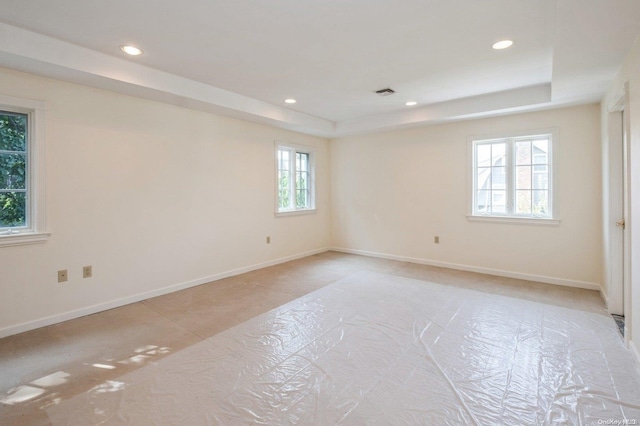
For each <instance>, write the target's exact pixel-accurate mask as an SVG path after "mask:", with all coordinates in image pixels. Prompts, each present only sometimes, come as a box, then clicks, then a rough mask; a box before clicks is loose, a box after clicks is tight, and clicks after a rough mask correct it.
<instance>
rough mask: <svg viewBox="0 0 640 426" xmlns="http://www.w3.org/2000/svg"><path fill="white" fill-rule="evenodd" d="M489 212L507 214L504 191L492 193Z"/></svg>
mask: <svg viewBox="0 0 640 426" xmlns="http://www.w3.org/2000/svg"><path fill="white" fill-rule="evenodd" d="M491 211H492V212H494V213H506V212H507V193H506V191H492V195H491Z"/></svg>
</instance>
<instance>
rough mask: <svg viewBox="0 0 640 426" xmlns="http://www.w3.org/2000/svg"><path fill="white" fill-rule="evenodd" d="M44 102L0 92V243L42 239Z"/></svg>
mask: <svg viewBox="0 0 640 426" xmlns="http://www.w3.org/2000/svg"><path fill="white" fill-rule="evenodd" d="M43 137H44V104H43V103H42V102H37V101H31V100H25V99H17V98H12V97H8V96H0V246H3V245H20V244H32V243H37V242H42V241H44V240H45V239H46V237H47V236H48V234H46V233H44V227H45V221H44V175H43V162H44V158H43V157H44V151H43V149H44V147H43V143H44V142H43V140H42V139H43Z"/></svg>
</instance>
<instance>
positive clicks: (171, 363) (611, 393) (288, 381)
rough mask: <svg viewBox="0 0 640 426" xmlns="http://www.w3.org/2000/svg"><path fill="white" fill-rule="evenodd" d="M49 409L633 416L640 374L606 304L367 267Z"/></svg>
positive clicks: (115, 413) (177, 419)
mask: <svg viewBox="0 0 640 426" xmlns="http://www.w3.org/2000/svg"><path fill="white" fill-rule="evenodd" d="M47 413H48V415H49V417H50V419H51V421H52V422H53V424H96V423H101V424H102V423H106V424H121V423H126V424H151V423H156V424H181V425H186V424H189V425H196V424H221V425H236V424H269V425H287V424H300V425H314V424H315V425H334V424H349V425H365V424H367V425H401V424H406V425H420V424H426V425H433V424H452V425H460V424H482V425H490V424H491V425H492V424H510V425H516V424H518V425H521V424H527V425H532V424H598V422H599V421H600V422H602V421H609V420H615V421H623V420H627V421H628V422H629V423H632V421H633V419H635V420H636V421H640V372H639V370H638V368H637V365H636V364H635V361H634V360H633V357H632V355H631V353H630V352H628V351H627V350H626V349H625V348H624V346H623V344H622V340H621V338H620V336H619V335H618V331H617V330H616V328H615V323H614V321H613V320H612V319H611V318H610V317H608V316H605V315H600V314H596V313H591V312H585V311H580V310H573V309H568V308H561V307H556V306H550V305H545V304H541V303H535V302H529V301H523V300H520V299H515V298H509V297H504V296H498V295H492V294H485V293H480V292H475V291H471V290H465V289H460V288H454V287H447V286H442V285H438V284H432V283H427V282H423V281H418V280H411V279H406V278H401V277H397V276H393V275H383V274H376V273H358V274H355V275H352V276H350V277H347V278H345V279H343V280H341V281H338V282H336V283H334V284H332V285H330V286H328V287H325V288H322V289H320V290H318V291H316V292H313V293H311V294H308V295H306V296H304V297H302V298H300V299H297V300H294V301H292V302H290V303H288V304H286V305H283V306H281V307H279V308H277V309H274V310H272V311H270V312H267V313H266V314H263V315H260V316H258V317H255V318H253V319H251V320H249V321H246V322H244V323H242V324H240V325H238V326H236V327H233V328H231V329H229V330H227V331H225V332H223V333H220V334H218V335H216V336H213V337H211V338H209V339H208V340H206V341H203V342H201V343H198V344H196V345H194V346H191V347H189V348H187V349H185V350H182V351H180V352H176V353H174V354H172V355H169V356H167V357H166V358H163V359H161V360H160V361H158V362H154V363H150V364H148V365H146V366H144V367H142V368H140V369H138V370H136V371H134V372H131V373H128V374H126V375H124V376H122V377H120V378H118V379H117V380H112V381H109V382H106V383H103V384H100V385H98V386H96V387H95V388H93V389H92V390H90V391H88V392H86V393H84V394H80V395H77V396H75V397H73V398H71V399H69V400H66V401H62V402H61V403H60V404H59V405H56V406H52V407H50V408H48V409H47ZM601 424H602V423H601ZM609 424H611V423H609Z"/></svg>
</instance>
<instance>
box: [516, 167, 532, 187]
mask: <svg viewBox="0 0 640 426" xmlns="http://www.w3.org/2000/svg"><path fill="white" fill-rule="evenodd" d="M518 189H531V166H517V167H516V190H518Z"/></svg>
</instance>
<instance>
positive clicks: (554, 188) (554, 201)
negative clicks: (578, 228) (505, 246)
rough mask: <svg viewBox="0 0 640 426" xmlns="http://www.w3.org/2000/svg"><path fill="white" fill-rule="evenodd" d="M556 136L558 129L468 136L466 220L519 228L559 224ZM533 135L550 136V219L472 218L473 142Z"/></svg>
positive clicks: (473, 194) (557, 141)
mask: <svg viewBox="0 0 640 426" xmlns="http://www.w3.org/2000/svg"><path fill="white" fill-rule="evenodd" d="M559 134H560V131H559V129H558V128H556V127H553V128H546V129H535V130H526V131H519V132H504V133H494V134H485V135H475V136H469V137H468V138H467V148H468V149H467V182H468V183H467V220H469V221H472V222H476V221H477V222H489V223H491V222H493V223H504V224H507V223H510V224H522V225H549V226H558V225H560V223H561V222H562V220H561V219H560V211H559V210H560V209H559V205H558V188H559V186H558V155H557V153H558V151H559V148H558V147H559V144H560V143H559ZM535 135H551V149H550V152H549V157H550V159H551V167H550V170H549V172H550V173H549V179H550V181H551V182H550V185H549V188H550V189H551V197H550V198H549V203H550V204H551V214H552V216H551V217H542V216H541V217H536V216H514V215H509V214H505V215H501V214H495V213H494V214H490V215H489V214H487V215H483V214H476V213H475V212H474V203H475V197H476V194H475V179H476V171H475V161H474V156H475V150H474V142H476V141H490V140H499V139H512V138H520V137H529V136H535Z"/></svg>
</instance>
